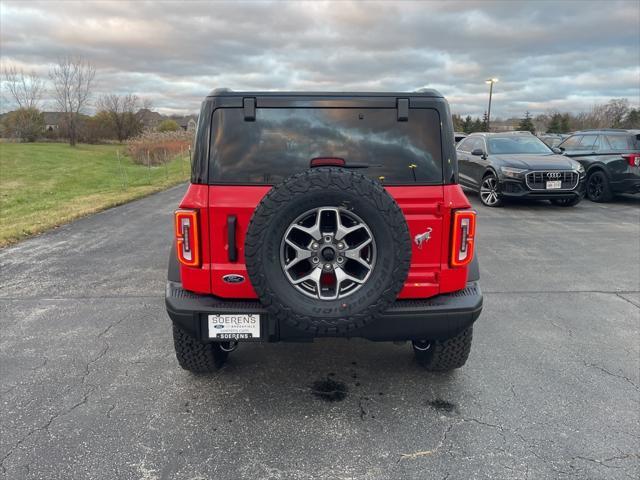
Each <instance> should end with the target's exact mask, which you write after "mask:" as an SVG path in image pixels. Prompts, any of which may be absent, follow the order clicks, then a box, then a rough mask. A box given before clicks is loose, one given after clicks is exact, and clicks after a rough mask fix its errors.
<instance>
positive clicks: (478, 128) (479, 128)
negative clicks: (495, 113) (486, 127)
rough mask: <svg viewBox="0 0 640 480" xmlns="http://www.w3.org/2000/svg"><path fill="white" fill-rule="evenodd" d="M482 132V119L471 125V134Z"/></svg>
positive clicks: (477, 119)
mask: <svg viewBox="0 0 640 480" xmlns="http://www.w3.org/2000/svg"><path fill="white" fill-rule="evenodd" d="M472 132H482V122H481V121H480V118H476V119H475V120H474V121H473V123H472V124H471V132H469V133H472Z"/></svg>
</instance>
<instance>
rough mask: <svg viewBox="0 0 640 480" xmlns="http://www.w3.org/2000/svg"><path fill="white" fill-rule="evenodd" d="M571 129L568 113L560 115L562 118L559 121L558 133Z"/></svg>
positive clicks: (567, 131)
mask: <svg viewBox="0 0 640 480" xmlns="http://www.w3.org/2000/svg"><path fill="white" fill-rule="evenodd" d="M570 131H571V117H570V116H569V114H568V113H565V114H564V115H562V120H561V121H560V133H569V132H570Z"/></svg>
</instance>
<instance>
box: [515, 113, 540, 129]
mask: <svg viewBox="0 0 640 480" xmlns="http://www.w3.org/2000/svg"><path fill="white" fill-rule="evenodd" d="M518 130H522V131H524V130H527V131H529V132H531V133H536V127H535V126H534V125H533V121H532V120H531V114H530V113H529V112H528V111H527V112H526V113H525V114H524V118H523V119H522V120H520V124H519V125H518Z"/></svg>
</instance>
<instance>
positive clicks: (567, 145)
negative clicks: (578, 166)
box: [560, 135, 582, 150]
mask: <svg viewBox="0 0 640 480" xmlns="http://www.w3.org/2000/svg"><path fill="white" fill-rule="evenodd" d="M581 138H582V135H574V136H573V137H569V138H567V139H566V140H565V141H564V142H562V143H561V144H560V146H561V147H562V148H564V149H565V150H576V149H577V148H578V144H579V143H580V139H581Z"/></svg>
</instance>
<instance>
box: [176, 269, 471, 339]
mask: <svg viewBox="0 0 640 480" xmlns="http://www.w3.org/2000/svg"><path fill="white" fill-rule="evenodd" d="M165 303H166V306H167V313H168V314H169V317H170V318H171V320H172V321H173V322H174V323H176V324H178V325H179V326H180V327H182V328H183V329H184V330H186V331H188V332H189V333H190V334H191V335H193V336H194V337H196V338H199V339H200V340H201V341H204V342H207V341H212V340H211V339H209V335H208V323H207V319H208V315H210V314H225V313H226V314H239V313H250V314H259V315H260V322H261V329H260V330H261V338H260V341H266V342H277V341H310V340H312V339H313V338H314V337H318V336H319V335H312V334H309V333H307V332H303V331H301V330H298V329H296V328H294V327H292V326H290V325H288V324H286V323H284V322H280V321H279V320H278V319H276V318H273V317H272V316H270V315H269V314H268V312H267V311H266V310H265V309H264V308H263V307H262V305H261V304H260V302H258V301H257V300H226V299H222V298H218V297H214V296H212V295H197V294H194V293H192V292H189V291H187V290H184V289H183V288H182V285H181V284H180V283H178V282H171V281H170V282H167V288H166V293H165ZM481 311H482V291H481V290H480V284H479V282H469V283H467V286H466V287H465V288H464V289H463V290H460V291H457V292H453V293H449V294H444V295H438V296H436V297H432V298H428V299H424V300H397V301H396V302H394V303H393V304H392V305H391V307H389V308H388V309H387V310H386V311H385V313H384V314H383V316H382V317H381V318H380V319H379V320H377V321H375V322H372V323H370V324H368V325H366V326H364V327H362V328H360V329H356V330H352V331H349V332H348V333H345V334H337V335H324V336H341V337H362V338H367V339H369V340H376V341H391V340H436V339H445V338H450V337H452V336H455V335H457V334H458V333H460V332H461V331H463V330H465V329H466V328H467V327H469V326H470V325H472V324H473V322H475V320H476V319H477V318H478V316H479V315H480V312H481ZM242 341H255V340H242Z"/></svg>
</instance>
